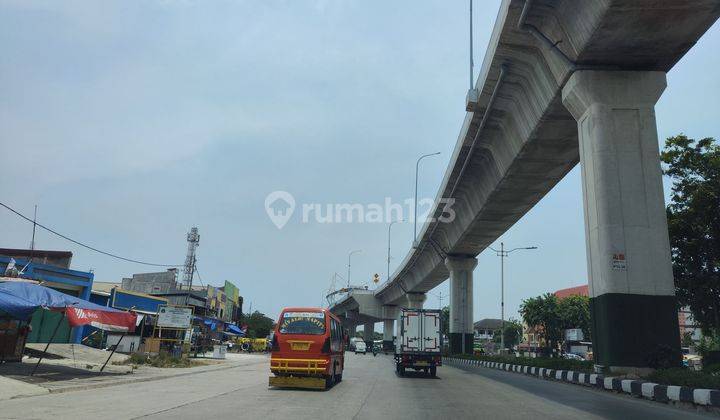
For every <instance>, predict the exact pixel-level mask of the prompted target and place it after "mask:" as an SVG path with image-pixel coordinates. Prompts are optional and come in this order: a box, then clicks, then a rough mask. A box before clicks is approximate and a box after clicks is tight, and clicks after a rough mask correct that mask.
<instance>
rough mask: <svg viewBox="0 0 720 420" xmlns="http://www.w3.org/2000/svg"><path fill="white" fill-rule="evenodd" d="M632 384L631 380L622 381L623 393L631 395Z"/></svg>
mask: <svg viewBox="0 0 720 420" xmlns="http://www.w3.org/2000/svg"><path fill="white" fill-rule="evenodd" d="M631 384H632V380H631V379H622V380H620V389H621V390H622V391H623V392H627V393H628V394H629V393H630V392H632V389H631V387H630V385H631Z"/></svg>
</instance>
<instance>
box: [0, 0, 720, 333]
mask: <svg viewBox="0 0 720 420" xmlns="http://www.w3.org/2000/svg"><path fill="white" fill-rule="evenodd" d="M476 3H478V4H476V16H475V27H476V45H477V48H476V62H477V63H480V62H481V61H482V57H483V55H484V52H485V47H486V45H487V43H488V38H489V35H490V32H491V30H492V25H493V23H494V20H495V16H496V14H497V10H498V6H499V3H500V1H499V0H493V1H482V2H476ZM719 50H720V26H719V25H718V24H716V25H715V26H714V27H713V28H711V29H710V31H709V32H708V33H707V34H705V36H704V37H703V38H702V39H701V40H700V42H699V43H698V44H697V45H696V46H695V48H694V49H693V50H692V51H691V52H690V53H689V54H688V55H687V56H686V57H685V58H683V60H682V61H681V62H680V63H679V64H678V65H677V66H676V67H675V68H674V69H673V70H672V71H671V72H670V74H669V76H668V89H667V90H666V91H665V94H664V95H663V97H662V99H661V100H660V103H659V104H658V106H657V118H658V129H659V133H660V137H661V140H662V139H663V138H665V137H667V136H670V135H673V134H676V133H679V132H684V133H686V134H687V135H689V136H696V137H701V136H714V137H718V136H720V133H719V131H720V115H719V113H720V112H719V110H720V99H719V98H720V81H719V80H718V77H717V69H718V68H720V55H719V54H718V53H717V52H718V51H719ZM0 51H2V54H0V145H2V152H3V153H2V154H3V158H2V162H1V163H0V197H1V201H3V202H6V203H8V204H10V205H11V206H14V207H16V208H17V209H19V210H21V211H24V212H25V213H27V214H32V209H33V205H34V204H38V205H39V216H38V218H39V221H40V222H41V223H45V224H47V225H49V226H52V227H54V228H56V229H57V230H59V231H60V232H63V233H66V234H68V235H69V236H71V237H73V238H76V239H79V240H81V241H85V242H87V243H90V244H92V245H94V246H96V247H98V248H101V249H105V250H108V251H111V252H115V253H118V254H120V255H123V256H127V257H130V258H136V259H142V260H148V261H153V262H159V263H170V264H174V263H178V264H180V263H182V262H183V261H184V256H185V249H186V243H185V234H186V232H187V231H188V229H189V228H190V227H191V226H193V225H197V226H198V227H199V229H200V235H201V241H200V247H199V249H198V267H199V270H200V273H201V275H202V278H203V280H204V281H205V282H206V283H210V284H222V282H223V280H225V279H227V280H231V281H233V282H234V283H235V284H237V285H238V286H239V288H240V293H241V294H242V295H243V296H244V297H245V302H246V305H248V304H250V303H252V305H253V309H259V310H261V311H264V312H266V313H267V314H269V315H271V316H273V317H275V316H276V314H277V313H278V312H279V310H280V309H281V308H282V307H283V306H286V305H318V304H320V303H321V302H322V297H323V295H324V293H325V291H326V290H327V288H328V286H329V284H330V279H331V277H332V275H333V273H334V272H336V271H337V272H338V273H340V274H341V275H343V276H345V275H346V272H347V267H346V265H347V253H348V252H349V251H350V250H352V249H362V250H363V253H361V254H358V255H356V256H354V257H353V274H352V276H353V283H356V282H361V281H370V279H371V276H372V274H373V273H376V272H377V273H380V274H381V275H383V277H384V273H385V270H386V262H385V258H386V255H385V254H386V246H387V244H386V235H387V225H385V224H317V223H309V224H302V223H300V219H299V217H297V213H296V217H295V218H293V219H292V220H291V221H290V223H288V225H287V226H285V228H284V229H282V230H278V229H277V228H276V227H275V226H274V225H273V224H272V223H271V222H270V220H269V219H268V217H267V215H266V213H265V208H264V201H265V197H266V196H267V194H268V193H270V192H272V191H275V190H285V191H288V192H290V193H292V194H293V195H294V196H295V199H296V200H297V201H298V203H307V202H313V203H334V202H340V203H355V202H357V203H362V204H368V203H382V201H383V199H384V198H385V197H392V198H393V199H394V200H396V201H402V200H405V199H407V198H410V197H412V194H413V175H414V164H415V159H416V157H417V156H419V155H421V154H424V153H429V152H435V151H440V152H442V155H440V156H437V157H433V158H431V159H428V160H426V161H424V163H423V167H422V173H421V186H420V193H421V194H420V195H421V196H424V197H434V196H435V192H436V191H437V189H438V187H439V184H440V181H441V179H442V175H443V173H444V171H445V168H446V166H447V164H448V159H449V158H450V152H451V151H452V149H453V147H454V145H455V141H456V139H457V135H458V132H459V130H460V126H461V123H462V120H463V117H464V109H463V108H464V98H465V93H466V89H467V83H468V81H467V79H468V74H467V72H468V70H467V2H466V1H455V2H448V1H424V2H411V1H393V2H386V1H367V0H365V1H321V0H316V1H299V0H296V1H290V0H286V1H217V2H199V1H159V2H150V1H147V2H145V1H144V2H126V1H118V2H110V1H104V2H91V1H63V2H57V1H25V0H18V1H6V0H2V1H0ZM393 231H394V232H393V233H394V240H393V255H394V257H395V260H394V263H393V268H394V267H395V264H397V263H399V262H400V261H401V260H402V258H403V257H404V256H405V254H406V253H407V252H408V249H409V247H410V244H411V240H412V225H410V224H403V225H397V226H395V227H394V228H393ZM30 234H31V225H29V224H27V223H26V222H23V221H21V220H20V219H18V218H16V217H15V216H13V215H11V214H10V213H8V212H7V211H5V210H4V209H0V246H1V247H19V248H22V247H27V246H28V245H29V242H30ZM502 239H503V240H504V241H505V243H506V245H507V246H509V247H515V246H527V245H538V246H539V247H540V249H539V250H537V251H529V252H526V253H524V254H523V253H520V252H518V253H515V254H512V256H511V257H510V259H509V261H508V266H507V270H506V275H507V277H506V280H507V281H506V295H507V299H506V300H507V308H508V313H509V314H510V315H511V316H512V315H515V314H516V312H517V308H518V306H519V304H520V302H521V300H522V299H523V298H526V297H530V296H535V295H538V294H540V293H544V292H547V291H554V290H556V289H559V288H563V287H570V286H575V285H579V284H583V283H586V282H587V277H586V276H587V274H586V262H585V243H584V229H583V219H582V202H581V187H580V177H579V171H578V168H576V169H575V170H573V171H572V172H571V173H570V174H569V175H568V176H567V177H566V178H565V179H564V180H563V181H562V182H561V183H560V184H559V185H558V186H557V187H556V188H555V189H554V190H553V191H552V192H551V193H550V194H549V195H548V196H547V197H546V198H545V199H544V200H543V201H542V202H541V203H540V204H538V205H537V206H536V207H535V208H534V209H533V210H532V211H531V212H530V213H528V215H527V216H526V217H525V218H524V219H522V220H521V221H520V222H519V223H517V224H516V225H515V226H514V227H513V228H512V229H511V230H510V231H508V232H507V233H506V234H505V235H504V236H503V238H502ZM37 246H38V247H40V248H43V249H60V250H71V251H73V253H74V254H75V256H74V259H73V265H74V268H76V269H80V270H87V269H93V270H94V271H95V273H96V280H98V281H119V280H120V279H121V278H122V277H123V276H129V275H130V274H132V273H137V272H147V271H153V270H152V269H149V268H147V267H142V266H138V265H134V264H129V263H125V262H122V261H117V260H114V259H111V258H108V257H105V256H103V255H99V254H95V253H93V252H91V251H88V250H85V249H82V248H79V247H77V246H74V245H73V244H69V243H67V242H65V241H63V240H61V239H58V238H55V237H53V236H51V235H50V234H48V233H46V232H43V231H40V232H39V233H38V235H37ZM499 283H500V282H499V260H498V258H497V257H495V256H494V254H492V253H491V252H489V251H487V252H485V253H483V254H482V255H480V257H479V264H478V267H477V269H476V271H475V297H474V299H475V318H476V319H480V318H484V317H499V312H500V305H499V295H500V285H499ZM440 291H442V293H443V295H447V284H444V285H442V286H440V287H438V288H437V289H436V290H435V291H434V292H440ZM438 304H439V302H438V299H437V298H436V297H434V296H430V297H429V298H428V302H427V304H426V306H427V307H436V306H438ZM444 304H447V300H445V302H444ZM246 308H247V306H246ZM515 316H517V315H515Z"/></svg>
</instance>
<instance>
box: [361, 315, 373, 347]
mask: <svg viewBox="0 0 720 420" xmlns="http://www.w3.org/2000/svg"><path fill="white" fill-rule="evenodd" d="M374 338H375V323H374V322H366V323H365V326H364V327H363V340H365V345H366V346H367V350H368V351H371V350H372V345H373V339H374Z"/></svg>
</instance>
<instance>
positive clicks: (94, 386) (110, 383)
mask: <svg viewBox="0 0 720 420" xmlns="http://www.w3.org/2000/svg"><path fill="white" fill-rule="evenodd" d="M252 364H253V363H250V364H239V363H238V364H232V365H227V364H221V365H219V366H217V367H213V368H209V369H202V370H196V371H189V372H182V373H177V374H172V375H158V376H149V377H144V378H128V379H121V380H117V381H108V382H105V383H102V382H101V383H92V384H87V385H77V386H68V387H65V388H57V389H51V388H45V389H47V390H48V393H49V394H64V393H66V392H74V391H86V390H89V389H97V388H109V387H113V386H117V385H127V384H133V383H142V382H154V381H162V380H165V379H172V378H181V377H184V376H192V375H199V374H203V373H210V372H217V371H219V370H227V369H235V368H239V367H244V366H250V365H252ZM38 386H42V385H38ZM43 388H44V387H43ZM31 396H34V395H17V396H14V397H11V398H10V399H19V398H27V397H31Z"/></svg>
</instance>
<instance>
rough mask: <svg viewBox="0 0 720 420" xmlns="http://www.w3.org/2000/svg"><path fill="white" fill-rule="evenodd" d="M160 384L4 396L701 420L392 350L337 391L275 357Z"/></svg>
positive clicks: (136, 413)
mask: <svg viewBox="0 0 720 420" xmlns="http://www.w3.org/2000/svg"><path fill="white" fill-rule="evenodd" d="M233 357H250V358H252V359H250V360H249V362H250V363H249V364H247V365H245V366H239V367H235V368H228V369H227V370H220V371H214V372H207V373H199V374H195V375H187V376H181V377H177V378H172V379H165V380H160V381H154V382H141V383H135V384H126V385H118V386H113V387H107V388H99V389H94V390H86V391H75V392H68V393H63V394H50V395H42V396H36V397H29V398H21V399H15V400H9V401H2V402H0V418H3V419H8V418H12V419H16V418H17V419H28V418H38V419H68V418H73V419H83V418H101V419H115V418H117V419H137V418H151V419H165V418H167V419H178V418H180V419H186V418H187V419H209V418H223V419H236V418H247V419H258V418H265V419H292V420H300V419H350V418H360V419H384V418H390V419H393V420H395V419H405V418H407V419H414V420H417V419H424V418H433V419H434V418H447V419H464V418H468V419H470V418H472V419H477V418H493V419H515V418H517V419H524V420H528V419H530V420H536V419H545V418H547V419H580V418H582V419H586V418H610V419H623V420H628V419H635V418H643V419H647V418H652V419H680V418H682V419H692V418H700V417H701V415H699V414H697V413H695V412H692V411H689V410H683V409H679V408H675V407H672V406H668V405H665V404H660V403H653V402H649V401H643V400H640V399H635V398H632V397H626V396H622V395H615V394H611V393H606V392H602V391H596V390H592V389H587V388H584V387H580V386H575V385H569V384H564V383H558V382H550V381H544V380H539V379H536V378H532V377H528V376H524V375H519V374H514V373H510V372H502V371H496V370H491V369H481V370H476V369H473V371H472V372H470V371H465V370H462V369H457V368H451V367H442V368H440V369H439V370H438V378H436V379H431V378H429V377H425V376H424V375H414V374H410V375H408V376H406V377H398V376H397V375H396V374H395V369H394V366H393V364H392V359H391V358H390V357H389V356H378V357H373V356H372V354H369V355H365V356H363V355H358V356H355V355H353V354H348V361H347V369H346V371H345V374H344V378H343V382H342V383H340V384H338V385H336V386H335V387H334V388H332V389H330V390H328V391H304V390H286V389H272V388H268V386H267V378H268V374H269V371H268V360H267V358H265V357H258V356H236V355H233ZM477 372H479V373H477Z"/></svg>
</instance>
